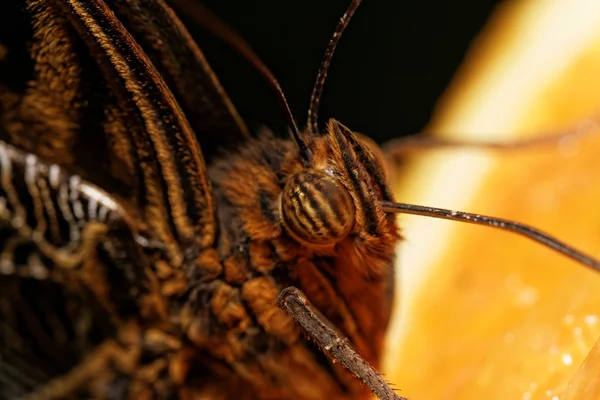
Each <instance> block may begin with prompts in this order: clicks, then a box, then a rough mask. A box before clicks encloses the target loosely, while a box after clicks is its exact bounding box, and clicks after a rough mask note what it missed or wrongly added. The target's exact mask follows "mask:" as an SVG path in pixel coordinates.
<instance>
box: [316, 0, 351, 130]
mask: <svg viewBox="0 0 600 400" xmlns="http://www.w3.org/2000/svg"><path fill="white" fill-rule="evenodd" d="M360 2H361V0H352V3H350V5H349V6H348V8H347V9H346V12H345V13H344V15H342V18H340V21H339V22H338V24H337V26H336V27H335V31H333V35H332V36H331V39H330V40H329V44H328V45H327V50H325V55H324V56H323V61H321V67H320V68H319V73H318V74H317V80H316V82H315V86H313V90H312V93H311V95H310V103H309V106H308V119H307V121H306V126H307V127H308V130H309V132H311V133H317V132H318V131H319V105H320V103H321V94H322V93H323V86H324V85H325V79H327V70H328V69H329V64H331V59H332V58H333V53H334V52H335V48H336V47H337V45H338V43H339V41H340V38H341V37H342V33H344V31H345V30H346V27H347V26H348V23H349V22H350V19H351V18H352V16H353V15H354V12H355V11H356V9H357V8H358V6H359V5H360Z"/></svg>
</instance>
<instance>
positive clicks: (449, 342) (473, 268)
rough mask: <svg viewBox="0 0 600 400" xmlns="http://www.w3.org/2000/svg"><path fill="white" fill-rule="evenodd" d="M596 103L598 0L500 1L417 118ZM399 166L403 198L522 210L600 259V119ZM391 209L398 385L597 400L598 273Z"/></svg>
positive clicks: (392, 368)
mask: <svg viewBox="0 0 600 400" xmlns="http://www.w3.org/2000/svg"><path fill="white" fill-rule="evenodd" d="M401 106H402V105H400V104H399V105H398V107H401ZM597 110H600V1H597V0H591V1H584V0H531V1H525V0H523V1H518V2H506V3H504V4H503V6H502V7H500V8H498V9H497V11H496V13H495V15H494V17H493V18H492V20H491V21H490V22H489V24H488V27H487V28H486V29H485V30H484V32H483V33H482V35H481V37H480V39H479V40H478V41H477V42H476V43H475V44H474V46H473V47H472V50H471V52H470V54H469V55H468V56H467V59H466V60H465V63H464V66H463V68H462V69H461V71H460V72H459V73H458V75H457V77H456V78H455V81H454V83H453V84H452V85H451V87H450V88H449V90H448V91H447V93H446V95H445V96H444V97H443V99H442V100H441V101H440V103H439V104H438V109H437V113H436V115H435V117H434V119H433V120H432V122H431V125H430V126H429V127H428V131H430V132H436V134H438V135H439V136H440V137H446V138H452V137H454V138H458V137H460V138H463V139H464V138H470V139H477V140H496V141H501V140H511V139H512V140H514V139H516V138H523V137H528V136H537V135H540V134H544V133H553V132H556V131H557V130H560V129H565V128H568V127H576V126H577V124H578V123H580V122H582V121H585V119H586V118H587V117H590V116H592V115H593V114H594V112H595V111H597ZM592 131H593V129H592ZM402 168H403V170H402V172H401V174H399V175H398V178H397V182H395V183H396V187H395V192H396V194H397V200H398V201H402V202H410V203H416V204H423V205H430V206H437V207H445V208H451V209H459V210H463V211H470V212H475V213H481V214H488V215H493V216H497V217H502V218H508V219H512V220H516V221H520V222H524V223H527V224H530V225H532V226H535V227H537V228H540V229H542V230H544V231H546V232H548V233H550V234H552V235H554V236H556V237H558V238H560V239H562V240H565V241H567V242H568V243H570V244H572V245H573V246H575V247H577V248H578V249H581V250H583V251H585V252H587V253H589V254H590V255H593V256H594V257H596V258H600V129H598V130H596V132H595V133H592V134H590V135H587V136H585V137H580V138H579V139H572V140H569V139H568V138H567V139H565V140H563V141H562V142H561V143H560V144H557V145H550V146H545V147H539V148H535V149H522V150H518V151H517V150H515V151H505V152H495V153H493V152H489V151H485V150H443V151H442V150H439V151H430V152H427V154H425V153H423V154H420V155H419V156H418V157H412V158H411V159H410V160H408V161H407V162H405V163H403V164H402ZM399 221H400V224H401V226H402V227H403V232H404V235H405V237H406V240H405V242H404V243H403V244H402V246H401V247H400V248H399V254H400V257H399V260H398V265H397V268H398V271H399V274H398V285H399V298H398V302H397V304H396V311H395V315H394V321H393V324H392V326H391V328H390V331H389V335H388V346H387V349H388V351H387V352H386V357H387V358H386V360H385V372H386V374H387V378H388V379H389V380H390V381H392V382H394V383H395V386H396V387H398V388H399V389H400V392H399V393H400V394H402V395H403V396H407V397H409V398H410V399H412V400H429V399H431V400H438V399H444V400H445V399H459V400H463V399H464V400H469V399H477V400H482V399H485V400H493V399H502V400H509V399H516V400H521V399H522V400H529V399H531V400H534V399H553V400H558V399H561V400H584V399H585V400H588V399H600V382H599V379H598V376H600V349H595V350H594V352H592V353H590V351H591V350H592V348H593V346H594V344H595V343H596V340H597V339H598V338H599V337H600V273H598V272H593V271H590V270H588V269H587V268H585V267H583V266H581V265H578V264H577V263H575V262H573V261H572V260H570V259H567V258H565V257H562V256H561V255H559V254H557V253H555V252H554V251H551V250H549V249H547V248H544V247H542V246H540V245H538V244H536V243H534V242H531V241H528V240H526V239H524V238H521V237H518V236H516V235H512V234H509V233H505V232H502V231H496V230H493V229H490V228H483V227H477V226H472V225H464V224H460V223H455V222H447V221H438V220H429V219H426V218H423V217H413V216H401V217H400V218H399ZM588 354H590V357H589V359H588V360H587V361H586V363H585V365H583V366H582V364H583V363H584V359H585V358H586V357H587V356H588ZM580 367H581V370H580ZM571 382H572V383H571ZM570 383H571V386H570V387H569V388H568V390H567V387H568V386H569V384H570Z"/></svg>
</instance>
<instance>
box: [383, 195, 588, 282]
mask: <svg viewBox="0 0 600 400" xmlns="http://www.w3.org/2000/svg"><path fill="white" fill-rule="evenodd" d="M379 204H380V205H381V207H382V208H383V211H385V212H388V213H401V214H413V215H421V216H424V217H432V218H440V219H447V220H451V221H459V222H467V223H470V224H475V225H483V226H489V227H492V228H498V229H503V230H505V231H509V232H512V233H517V234H519V235H522V236H525V237H526V238H527V239H530V240H533V241H536V242H538V243H541V244H542V245H544V246H546V247H549V248H551V249H553V250H555V251H557V252H559V253H560V254H562V255H564V256H566V257H569V258H571V259H573V260H575V261H577V262H579V263H581V264H583V265H586V266H588V267H590V268H592V269H594V270H595V271H600V261H598V260H595V259H593V258H592V257H590V256H588V255H586V254H584V253H582V252H580V251H579V250H576V249H574V248H573V247H571V246H569V245H567V244H565V243H563V242H561V241H560V240H558V239H555V238H553V237H552V236H550V235H548V234H546V233H544V232H542V231H539V230H537V229H535V228H532V227H530V226H528V225H525V224H520V223H518V222H513V221H509V220H506V219H501V218H494V217H488V216H485V215H479V214H470V213H466V212H462V211H452V210H446V209H443V208H435V207H426V206H418V205H414V204H406V203H394V202H391V201H380V202H379Z"/></svg>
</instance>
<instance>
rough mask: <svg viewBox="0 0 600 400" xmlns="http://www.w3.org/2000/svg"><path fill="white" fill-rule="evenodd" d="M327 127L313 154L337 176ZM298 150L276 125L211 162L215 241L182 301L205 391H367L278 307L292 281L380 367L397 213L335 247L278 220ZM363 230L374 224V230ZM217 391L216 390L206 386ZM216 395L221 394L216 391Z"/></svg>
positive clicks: (194, 371)
mask: <svg viewBox="0 0 600 400" xmlns="http://www.w3.org/2000/svg"><path fill="white" fill-rule="evenodd" d="M330 145H331V144H330V143H329V142H328V137H319V138H314V139H312V142H311V146H312V147H313V148H314V149H316V150H315V152H314V153H315V163H316V165H318V164H319V163H321V164H322V165H323V168H329V172H332V173H333V174H334V175H335V173H336V172H335V169H336V167H335V163H332V162H331V160H330V158H331V157H333V156H331V157H330V156H329V155H328V149H329V147H330ZM303 168H304V167H303V165H302V163H301V160H300V157H299V156H298V150H297V148H296V147H295V145H294V144H293V143H292V142H290V141H286V140H281V139H275V138H273V137H272V136H271V135H270V134H269V133H263V134H262V135H261V138H260V139H258V140H255V141H252V142H250V143H249V144H248V145H246V147H244V148H243V149H241V151H240V152H239V154H237V155H236V156H233V157H232V156H231V155H229V156H228V157H227V158H223V159H221V160H218V161H216V162H215V163H213V165H212V167H211V168H210V169H209V174H210V177H211V181H212V185H213V186H212V187H213V193H214V196H215V203H216V204H217V215H218V236H217V238H218V239H217V243H216V244H215V250H216V251H211V250H208V251H205V252H204V253H203V254H201V255H200V257H199V258H198V260H197V263H196V266H195V268H194V271H193V272H192V273H191V276H189V277H188V280H189V283H188V285H189V286H188V288H187V294H186V298H185V303H184V304H185V305H184V307H183V311H182V312H181V314H180V315H181V316H182V317H181V324H182V328H183V330H184V332H185V334H186V336H187V338H188V339H189V346H188V347H189V349H190V354H193V356H192V355H190V359H192V358H194V359H195V360H202V361H195V362H194V364H198V365H197V366H190V367H189V372H188V377H187V378H186V380H194V377H196V382H197V384H196V385H193V386H194V387H196V388H197V389H198V390H199V392H201V393H204V394H209V393H210V394H211V396H214V393H223V389H224V388H227V390H226V392H227V393H228V394H227V395H225V396H224V398H272V399H282V398H297V399H321V398H366V396H368V390H367V389H366V388H365V387H363V385H362V384H361V383H359V382H358V381H357V380H356V379H355V378H353V377H352V376H351V375H350V374H349V373H347V372H346V371H345V370H343V368H341V367H340V365H339V364H335V363H334V362H332V361H331V360H329V359H328V358H327V357H326V356H325V355H324V353H323V352H322V350H321V349H319V348H318V347H317V346H316V345H315V344H313V343H311V342H310V341H308V340H306V338H305V335H303V333H302V331H301V329H300V327H299V326H297V325H296V324H295V322H294V320H293V318H292V317H291V316H290V315H288V314H287V313H286V312H285V311H283V310H281V309H280V308H279V307H278V306H277V298H278V296H279V293H280V292H281V290H282V289H284V288H286V287H288V286H296V287H298V288H299V289H300V290H302V291H303V292H304V293H305V295H306V296H307V298H308V299H309V300H310V301H311V303H312V304H313V305H314V307H315V308H316V309H318V310H319V312H320V313H321V314H322V317H323V316H324V317H325V318H326V320H327V321H328V322H329V323H331V324H332V326H334V327H335V328H336V329H337V331H338V332H339V334H340V336H341V337H346V338H348V340H349V341H350V343H351V344H352V346H353V347H354V348H355V349H356V350H357V351H358V352H359V354H360V355H361V356H362V357H364V358H365V359H366V360H367V361H368V362H370V363H372V364H373V365H374V366H378V364H379V359H380V355H381V350H382V341H383V337H384V333H385V329H386V327H387V323H388V319H389V314H390V306H391V302H392V301H391V300H392V296H393V270H392V259H393V254H394V245H395V243H396V241H397V239H398V236H397V232H396V230H395V225H394V223H393V219H389V221H388V220H386V221H387V222H386V225H389V226H386V229H384V232H385V233H386V234H385V235H382V237H379V238H377V237H375V238H373V237H370V236H369V237H365V236H364V234H363V230H362V228H361V229H359V230H358V231H357V232H353V233H350V234H349V235H348V236H347V237H345V238H344V239H343V240H342V241H340V242H338V243H336V244H334V245H330V246H310V245H307V244H306V243H300V242H299V241H298V240H296V239H295V238H293V237H292V236H290V234H289V233H288V232H287V231H286V229H285V227H284V226H283V224H282V216H281V206H280V205H281V195H282V191H283V188H284V186H285V184H286V182H287V181H288V179H289V178H290V176H293V175H294V174H295V173H296V172H298V171H302V170H303ZM367 236H368V235H367ZM211 398H212V397H211ZM216 398H219V397H218V396H217V397H216Z"/></svg>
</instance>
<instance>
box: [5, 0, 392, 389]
mask: <svg viewBox="0 0 600 400" xmlns="http://www.w3.org/2000/svg"><path fill="white" fill-rule="evenodd" d="M145 3H146V2H141V1H137V0H128V1H122V2H121V1H116V2H113V1H101V0H94V1H79V0H48V1H41V0H27V1H23V2H17V3H14V4H13V3H11V4H7V3H6V2H3V3H2V4H1V5H0V22H6V23H7V24H8V25H10V26H12V27H13V28H14V29H15V30H16V31H15V32H13V31H9V30H8V29H7V28H3V24H2V23H0V42H1V43H0V44H1V46H2V48H3V49H6V51H4V52H3V54H2V57H0V72H1V73H0V106H1V109H0V139H2V140H4V141H5V142H7V143H9V144H11V145H14V146H15V147H17V148H19V149H20V150H22V151H23V154H33V155H35V156H37V157H39V159H40V160H41V161H40V163H41V164H42V165H44V166H45V169H44V171H45V172H44V173H45V174H46V175H45V176H44V177H43V178H44V179H46V178H48V179H50V178H49V174H48V173H47V172H48V171H49V170H50V166H52V165H54V166H58V167H60V168H61V171H66V172H65V174H66V175H64V176H62V178H61V179H63V180H64V182H63V183H64V184H65V185H66V184H68V183H69V182H73V180H72V179H70V178H72V177H73V174H78V175H79V176H80V177H81V179H80V178H77V182H80V181H81V182H82V185H83V186H86V185H88V186H89V185H92V184H94V185H97V187H99V188H101V189H102V190H103V191H104V192H103V193H104V194H103V195H102V197H99V199H102V200H103V201H106V202H107V203H110V204H112V203H114V204H117V205H118V210H119V211H118V213H119V216H120V218H121V220H122V221H125V222H123V225H122V226H121V225H119V226H117V227H115V226H113V225H111V224H107V225H106V226H101V228H102V229H101V232H102V234H101V235H96V236H94V237H93V238H87V236H82V237H83V238H82V239H81V240H82V243H83V246H84V247H85V248H86V249H88V251H87V253H86V255H87V256H86V258H85V259H84V260H83V261H82V262H81V263H79V264H78V265H76V266H75V267H73V266H67V265H66V264H65V263H64V262H62V261H61V259H59V258H58V257H56V258H52V257H49V258H46V259H43V260H42V262H43V264H44V268H45V270H44V271H45V272H46V273H47V277H48V278H47V279H33V278H32V277H31V274H29V272H31V271H32V270H33V269H32V268H33V267H32V265H31V262H30V261H29V259H27V258H26V257H21V256H20V255H19V253H18V252H17V251H14V252H8V253H7V254H10V255H11V257H12V259H11V262H13V264H14V267H15V270H16V272H14V273H12V272H11V273H10V274H8V273H7V274H4V275H2V274H0V374H1V373H2V370H3V369H2V368H4V367H5V366H6V367H7V368H11V370H16V371H18V377H17V378H14V379H13V380H12V381H11V382H12V383H14V385H15V387H17V389H15V391H14V392H13V393H16V392H19V390H20V391H21V392H30V391H36V390H37V391H38V393H39V394H41V395H42V398H52V397H53V396H54V397H57V396H58V397H64V396H75V395H83V396H91V397H94V398H111V399H128V398H129V399H145V398H159V399H171V398H180V399H196V398H198V399H200V398H210V399H307V400H308V399H315V400H316V399H326V398H331V399H338V398H339V399H342V398H344V399H360V398H366V397H368V395H369V391H368V389H367V388H365V387H364V386H363V385H362V384H361V383H359V382H358V381H357V380H356V379H355V378H354V377H352V376H351V375H350V374H349V373H348V372H347V371H345V370H343V369H342V367H340V366H339V364H336V363H335V362H334V361H333V360H330V359H328V358H327V357H326V356H325V355H324V354H323V353H322V352H321V350H320V349H319V348H318V346H316V345H315V344H313V343H310V342H309V341H307V340H306V339H305V337H304V335H303V332H302V331H301V329H300V328H299V327H298V326H297V325H296V324H295V322H294V320H293V318H292V317H291V316H290V315H288V314H287V313H286V312H285V311H283V310H282V309H280V308H278V306H277V297H278V296H279V293H280V292H281V290H282V289H284V288H285V287H288V286H290V285H294V286H296V287H298V288H299V289H301V290H302V291H303V292H304V293H305V295H306V296H307V298H308V299H309V300H310V301H311V302H312V303H313V305H314V306H315V307H316V308H317V309H318V310H319V311H320V313H321V314H322V317H323V318H325V319H326V320H327V321H328V323H329V324H331V325H332V326H334V327H335V328H336V330H337V331H338V332H339V333H340V335H341V336H343V337H347V338H348V340H349V342H350V343H351V345H352V346H353V347H354V348H355V349H356V350H357V351H358V353H359V354H360V355H361V356H362V357H364V358H365V359H366V360H367V361H368V362H370V363H372V364H373V365H374V366H376V367H377V366H378V365H379V360H380V357H381V352H382V345H383V338H384V334H385V330H386V327H387V324H388V320H389V317H390V312H391V304H392V297H393V282H394V277H393V274H394V272H393V258H394V252H395V245H396V243H397V242H398V240H399V239H400V237H399V234H398V232H397V228H396V225H395V217H394V216H393V215H388V214H386V213H384V212H383V211H382V209H381V208H380V207H379V205H378V202H379V201H381V200H388V201H389V200H392V196H391V194H390V192H389V189H388V188H387V186H386V184H385V178H384V172H383V169H382V166H381V164H380V163H379V162H378V159H377V157H376V156H375V155H374V153H373V152H372V151H371V150H370V148H369V146H366V145H364V144H363V143H362V142H361V141H359V140H358V139H356V137H355V136H354V135H353V134H352V132H350V131H349V130H348V129H347V128H346V127H344V126H343V125H341V124H340V123H338V122H336V121H331V122H330V123H329V124H328V126H327V129H326V132H325V133H324V134H322V135H313V134H308V133H306V134H304V135H303V137H304V140H305V141H306V143H307V145H308V147H309V149H310V151H311V152H312V155H313V157H312V161H311V164H310V165H308V166H307V165H305V164H304V163H303V162H302V160H301V158H300V155H299V153H298V147H297V145H296V143H295V142H294V141H292V140H291V139H288V138H283V139H282V138H276V137H274V136H273V135H272V134H271V133H269V132H268V131H266V130H265V131H263V132H262V133H261V134H260V135H259V137H258V138H250V137H248V135H247V132H246V128H245V127H244V126H243V123H241V122H240V120H239V117H238V116H237V113H236V112H235V110H234V109H233V107H232V106H231V103H230V101H229V100H228V99H227V97H226V95H225V94H224V92H223V90H222V88H221V87H220V85H219V83H218V81H217V80H216V78H215V76H214V74H213V73H212V71H211V70H210V67H209V66H208V64H207V63H206V60H205V59H204V58H203V56H202V53H201V52H200V50H199V49H198V48H197V47H196V46H195V44H193V43H192V42H191V39H190V38H189V35H188V34H187V32H186V31H185V28H183V25H181V23H180V22H179V21H178V20H177V19H176V17H175V15H174V13H173V12H172V11H171V10H170V9H169V8H168V7H167V6H166V4H164V2H163V1H161V0H153V1H149V2H148V3H149V4H148V5H144V4H145ZM9 22H10V23H9ZM213 140H218V141H220V143H221V144H223V143H229V142H231V147H230V148H228V149H226V150H227V151H226V152H222V153H221V156H217V155H216V152H214V151H213V150H214V148H216V147H215V144H214V143H212V142H211V141H213ZM202 150H204V152H203V151H202ZM24 159H25V156H23V157H21V158H18V159H17V158H15V159H12V160H11V162H12V163H13V164H14V165H13V167H14V168H13V170H11V173H13V174H12V175H11V179H13V180H18V179H20V177H21V175H22V173H23V170H24V168H25V167H24V161H23V160H24ZM206 160H208V161H209V162H208V165H207V164H206ZM0 167H1V168H5V165H0ZM307 170H311V171H316V172H318V174H327V176H328V179H331V180H332V181H333V182H335V185H334V186H333V187H335V188H337V190H342V191H344V192H343V193H344V196H348V198H350V199H351V202H352V204H353V207H348V208H347V210H353V212H354V215H353V216H352V218H350V219H348V220H349V221H353V224H352V226H351V227H350V228H349V229H348V233H347V235H346V236H344V237H343V238H339V240H337V239H338V238H336V241H335V243H329V244H327V245H312V244H310V243H305V242H299V241H297V240H296V239H294V236H293V235H291V234H290V232H288V231H287V230H286V228H285V226H284V225H283V223H282V216H281V215H280V210H281V201H282V199H281V196H282V192H283V189H284V188H285V185H286V184H287V183H288V180H290V177H292V176H294V175H297V174H302V173H305V172H306V171H307ZM3 171H4V172H6V171H7V170H6V169H4V170H3ZM0 172H1V171H0ZM17 172H18V174H17ZM19 174H21V175H19ZM318 174H316V175H318ZM11 182H12V181H11ZM40 182H41V181H40ZM44 182H45V181H44ZM61 182H62V181H61ZM43 184H45V183H43ZM43 184H42V183H37V184H36V185H33V186H32V187H26V186H25V185H24V184H23V182H20V181H19V182H16V184H15V187H18V188H20V189H19V190H21V191H22V194H23V196H22V197H23V199H29V198H31V199H33V200H32V204H29V203H27V202H26V201H24V202H22V204H24V205H25V206H26V207H25V208H27V207H31V208H32V209H33V211H31V210H29V209H27V211H28V212H30V218H29V219H27V221H26V223H25V225H26V226H25V228H30V227H39V226H41V225H40V223H41V222H43V223H44V224H45V225H44V226H47V227H48V229H47V232H43V234H44V235H46V236H44V238H46V239H45V240H48V241H49V243H50V244H51V246H50V247H52V248H53V249H54V248H55V249H61V250H64V249H68V248H69V243H63V242H64V240H62V239H61V238H63V237H64V234H65V226H63V225H60V224H59V223H58V222H53V221H55V220H58V219H59V218H58V217H56V216H52V213H44V212H41V211H40V210H41V209H42V208H43V207H47V208H48V207H49V206H48V204H49V203H51V202H52V201H54V200H53V199H54V197H52V196H54V195H55V194H54V192H52V193H50V194H39V193H37V192H35V191H37V190H38V189H40V188H41V189H43V188H44V187H43ZM9 186H10V187H9ZM88 186H86V187H88ZM9 188H12V183H11V185H8V184H6V182H3V183H1V184H0V189H2V190H3V191H0V198H2V199H4V191H6V190H7V189H9ZM73 190H74V192H73V193H74V195H73V196H74V197H73V198H70V201H72V202H74V201H75V200H77V201H79V200H78V199H79V197H81V196H80V194H81V193H79V192H77V191H76V190H75V189H73ZM56 196H58V195H56ZM78 196H79V197H78ZM40 199H41V200H40ZM73 199H75V200H73ZM43 201H46V203H43ZM42 203H43V204H42ZM40 204H42V205H40ZM44 204H45V205H44ZM11 212H12V211H11ZM61 213H64V211H60V210H59V211H55V214H57V215H59V216H62V215H63V214H61ZM86 218H87V216H86ZM121 220H120V221H121ZM11 221H12V220H11V219H10V218H5V217H4V216H3V215H0V228H1V229H0V244H1V245H2V246H3V247H2V251H3V254H4V253H6V252H5V250H6V249H8V248H10V246H13V244H14V243H17V244H18V245H16V244H15V245H14V246H16V247H15V248H17V247H19V246H21V245H22V244H23V246H22V247H19V249H21V250H20V251H24V252H25V253H27V254H29V253H28V252H32V251H33V250H32V248H34V249H35V246H37V245H39V243H40V241H39V237H37V236H33V235H30V236H28V235H29V234H28V233H27V234H26V233H23V232H25V231H26V230H23V229H20V230H19V229H17V228H15V226H14V224H13V225H11ZM83 222H86V223H85V224H84V223H83ZM94 223H96V222H94ZM81 225H82V226H80V228H81V231H82V232H86V229H88V228H89V227H90V226H96V225H91V223H90V221H89V220H85V221H84V219H82V223H81ZM77 229H79V228H77ZM27 232H29V231H27ZM69 251H71V250H69ZM33 253H35V251H33ZM36 254H37V253H36ZM53 254H54V253H53ZM56 254H58V253H56ZM22 259H25V261H23V262H22ZM29 378H30V379H29ZM0 382H1V380H0ZM12 383H11V384H12ZM11 387H13V386H11ZM3 395H6V394H5V393H3V392H2V389H1V388H0V398H1V397H2V396H3ZM6 396H8V395H6ZM44 396H46V397H44Z"/></svg>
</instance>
